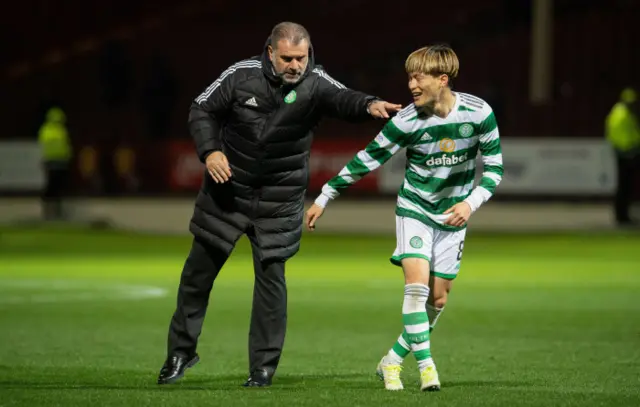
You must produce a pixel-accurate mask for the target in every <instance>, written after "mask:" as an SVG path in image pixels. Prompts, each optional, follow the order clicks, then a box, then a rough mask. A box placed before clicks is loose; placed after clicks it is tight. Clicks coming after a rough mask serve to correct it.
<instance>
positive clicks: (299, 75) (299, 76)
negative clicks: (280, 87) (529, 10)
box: [278, 72, 302, 84]
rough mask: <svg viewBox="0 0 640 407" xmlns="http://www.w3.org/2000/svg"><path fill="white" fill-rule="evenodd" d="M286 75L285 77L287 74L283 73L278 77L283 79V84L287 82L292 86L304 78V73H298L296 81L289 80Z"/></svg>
mask: <svg viewBox="0 0 640 407" xmlns="http://www.w3.org/2000/svg"><path fill="white" fill-rule="evenodd" d="M284 75H285V72H283V73H281V74H280V75H278V76H279V77H280V79H282V82H285V83H291V84H293V83H297V82H298V81H299V80H300V78H302V72H300V73H298V74H297V76H296V79H294V80H290V79H287V78H286V77H285V76H284Z"/></svg>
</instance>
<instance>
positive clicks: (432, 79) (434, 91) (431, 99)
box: [409, 73, 449, 107]
mask: <svg viewBox="0 0 640 407" xmlns="http://www.w3.org/2000/svg"><path fill="white" fill-rule="evenodd" d="M448 82H449V78H448V77H447V75H438V76H433V75H427V74H423V73H410V74H409V91H411V95H412V96H413V103H414V104H415V105H416V107H424V106H433V105H434V104H435V103H436V101H437V100H438V99H439V98H440V94H441V93H442V90H443V89H444V88H445V87H446V86H447V84H448Z"/></svg>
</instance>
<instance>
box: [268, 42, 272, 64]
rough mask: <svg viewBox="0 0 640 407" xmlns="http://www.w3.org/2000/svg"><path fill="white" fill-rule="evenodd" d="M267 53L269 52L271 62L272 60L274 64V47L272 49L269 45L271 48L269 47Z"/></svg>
mask: <svg viewBox="0 0 640 407" xmlns="http://www.w3.org/2000/svg"><path fill="white" fill-rule="evenodd" d="M267 51H268V52H269V60H270V61H271V62H273V47H272V46H271V45H269V46H268V47H267Z"/></svg>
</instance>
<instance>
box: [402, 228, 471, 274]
mask: <svg viewBox="0 0 640 407" xmlns="http://www.w3.org/2000/svg"><path fill="white" fill-rule="evenodd" d="M466 232H467V229H466V228H464V229H462V230H458V231H455V232H450V231H445V230H439V229H435V228H433V227H431V226H428V225H426V224H424V223H422V222H420V221H419V220H417V219H413V218H407V217H404V216H396V240H397V243H396V250H395V251H394V252H393V256H392V257H391V259H390V260H391V263H393V264H395V265H396V266H401V265H402V264H401V261H402V259H406V258H407V257H418V258H422V259H425V260H427V261H429V266H430V267H429V271H430V274H431V275H434V276H436V277H441V278H445V279H447V280H453V279H454V278H456V276H457V275H458V271H459V270H460V261H461V260H462V250H463V248H464V238H465V235H466Z"/></svg>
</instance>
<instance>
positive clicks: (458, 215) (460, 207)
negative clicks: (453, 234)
mask: <svg viewBox="0 0 640 407" xmlns="http://www.w3.org/2000/svg"><path fill="white" fill-rule="evenodd" d="M444 214H445V215H448V214H451V215H450V216H449V217H448V218H447V220H446V221H445V222H444V224H445V225H449V226H455V227H461V226H463V225H464V224H465V223H467V221H468V220H469V217H470V216H471V207H470V206H469V204H468V203H466V202H459V203H457V204H455V205H453V206H452V207H451V208H449V209H447V210H446V211H445V212H444Z"/></svg>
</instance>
